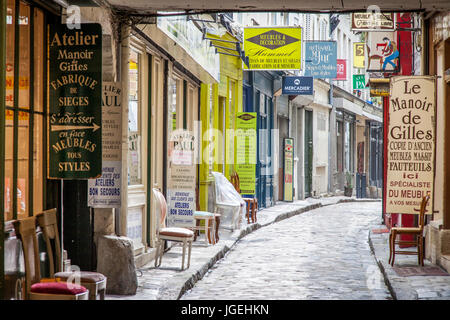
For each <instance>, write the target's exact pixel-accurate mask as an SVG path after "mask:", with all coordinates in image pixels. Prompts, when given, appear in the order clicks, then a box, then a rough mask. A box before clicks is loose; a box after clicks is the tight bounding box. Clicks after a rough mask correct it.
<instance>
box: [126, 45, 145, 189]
mask: <svg viewBox="0 0 450 320" xmlns="http://www.w3.org/2000/svg"><path fill="white" fill-rule="evenodd" d="M139 58H140V55H139V54H138V53H137V52H136V51H134V50H130V58H129V80H128V81H129V84H128V96H129V99H128V184H129V185H137V184H142V171H141V165H142V163H141V123H140V119H141V117H140V113H141V104H140V101H139V99H140V90H139V86H140V81H139V80H140V79H139V76H140V70H139Z"/></svg>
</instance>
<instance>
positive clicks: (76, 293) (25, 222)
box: [14, 217, 89, 300]
mask: <svg viewBox="0 0 450 320" xmlns="http://www.w3.org/2000/svg"><path fill="white" fill-rule="evenodd" d="M14 229H15V232H16V236H17V237H18V238H19V239H20V240H21V242H22V247H23V254H24V260H25V299H30V300H87V299H88V297H89V290H88V289H86V288H85V287H84V286H81V285H77V284H72V283H68V282H67V281H66V282H59V281H55V280H46V281H42V282H41V271H40V260H39V249H38V239H37V234H36V218H35V217H29V218H25V219H21V220H17V221H14Z"/></svg>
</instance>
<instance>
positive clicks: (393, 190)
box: [386, 76, 436, 214]
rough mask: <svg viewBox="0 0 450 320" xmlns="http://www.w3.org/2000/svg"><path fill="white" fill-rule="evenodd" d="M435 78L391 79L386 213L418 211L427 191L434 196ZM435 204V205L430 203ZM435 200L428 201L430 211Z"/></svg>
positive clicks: (412, 212)
mask: <svg viewBox="0 0 450 320" xmlns="http://www.w3.org/2000/svg"><path fill="white" fill-rule="evenodd" d="M435 90H436V87H435V79H434V77H429V76H396V77H392V78H391V85H390V92H391V96H390V105H389V124H388V128H387V129H388V147H387V151H388V152H387V156H388V159H387V168H386V170H387V179H386V180H387V181H386V212H387V213H409V214H414V213H418V212H416V211H414V209H415V208H418V207H419V205H420V202H421V200H422V198H423V197H424V196H425V195H426V193H427V192H430V197H432V196H433V184H434V183H433V179H434V158H435V156H434V154H435V121H436V103H435ZM430 204H431V205H430ZM432 204H433V200H432V199H431V198H430V201H429V202H428V206H429V207H428V209H427V210H428V211H427V213H428V214H431V213H432V212H433V211H432V210H430V206H432Z"/></svg>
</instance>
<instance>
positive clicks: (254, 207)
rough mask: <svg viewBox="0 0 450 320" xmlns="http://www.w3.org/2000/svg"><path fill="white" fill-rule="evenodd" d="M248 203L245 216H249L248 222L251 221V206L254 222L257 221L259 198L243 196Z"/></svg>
mask: <svg viewBox="0 0 450 320" xmlns="http://www.w3.org/2000/svg"><path fill="white" fill-rule="evenodd" d="M243 199H244V201H245V202H246V204H247V213H246V214H245V216H246V217H247V223H250V214H249V213H250V207H251V218H252V223H255V222H256V221H257V219H256V211H257V210H258V199H257V198H243Z"/></svg>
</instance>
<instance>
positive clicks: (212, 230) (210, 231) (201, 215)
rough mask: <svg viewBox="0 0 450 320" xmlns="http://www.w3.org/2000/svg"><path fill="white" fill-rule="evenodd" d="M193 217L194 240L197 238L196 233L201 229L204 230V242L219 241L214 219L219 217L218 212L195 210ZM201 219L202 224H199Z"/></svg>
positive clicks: (213, 242) (212, 242)
mask: <svg viewBox="0 0 450 320" xmlns="http://www.w3.org/2000/svg"><path fill="white" fill-rule="evenodd" d="M193 217H194V219H195V227H193V229H194V231H195V236H194V241H195V240H197V233H198V232H199V231H201V230H202V231H204V232H205V244H206V245H209V244H216V243H217V241H219V235H218V225H217V224H216V219H217V218H219V219H220V214H218V213H212V212H207V211H195V212H194V215H193ZM201 221H203V226H202V225H201ZM219 221H220V220H219Z"/></svg>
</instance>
